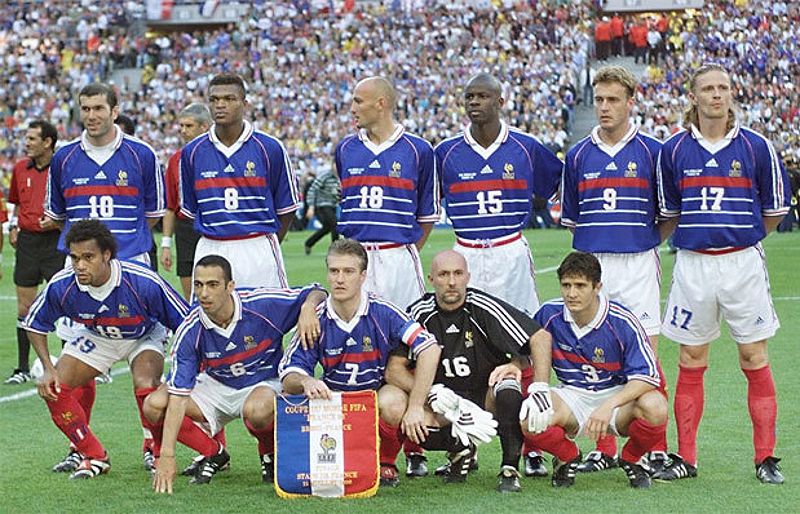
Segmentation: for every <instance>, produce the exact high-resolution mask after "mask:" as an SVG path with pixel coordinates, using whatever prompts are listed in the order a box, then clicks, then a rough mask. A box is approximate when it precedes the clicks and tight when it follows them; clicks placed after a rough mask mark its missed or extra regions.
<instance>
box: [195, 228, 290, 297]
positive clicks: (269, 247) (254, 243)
mask: <svg viewBox="0 0 800 514" xmlns="http://www.w3.org/2000/svg"><path fill="white" fill-rule="evenodd" d="M206 255H219V256H222V257H225V258H226V259H227V260H228V262H230V263H231V269H232V270H233V280H235V281H236V287H276V288H286V287H288V285H289V283H288V281H287V280H286V269H285V268H284V266H283V254H282V253H281V245H280V243H279V242H278V237H277V236H276V235H275V234H267V235H265V236H256V237H251V238H248V239H232V240H224V241H223V240H218V239H209V238H207V237H201V238H200V241H198V242H197V249H196V250H195V253H194V264H197V261H199V260H200V259H201V258H203V257H205V256H206Z"/></svg>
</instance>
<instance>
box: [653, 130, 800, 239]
mask: <svg viewBox="0 0 800 514" xmlns="http://www.w3.org/2000/svg"><path fill="white" fill-rule="evenodd" d="M658 173H659V182H660V188H659V203H660V204H661V215H662V216H664V217H667V218H671V217H676V216H680V221H679V222H678V227H677V229H676V230H675V237H674V238H673V244H674V245H675V246H677V247H678V248H684V249H687V250H708V249H726V248H744V247H748V246H753V245H754V244H756V243H758V242H759V241H761V240H762V239H764V237H765V236H766V232H765V230H764V222H763V218H762V217H763V216H783V215H785V214H786V213H787V212H789V201H790V198H791V192H790V187H789V179H788V176H787V174H786V170H785V169H784V168H783V164H782V163H781V161H780V159H779V158H778V155H777V154H776V153H775V149H774V148H773V147H772V144H770V142H769V141H767V140H766V139H765V138H764V136H762V135H760V134H758V133H757V132H754V131H752V130H750V129H746V128H744V127H739V125H738V124H737V125H736V126H734V128H733V129H732V130H731V131H730V132H729V133H728V134H727V135H726V136H725V138H724V139H723V140H722V141H720V142H718V143H716V144H711V143H709V142H708V141H705V140H704V139H703V138H702V136H701V135H700V133H699V131H697V129H696V128H695V127H692V130H690V131H687V130H684V131H681V132H678V133H677V134H675V135H674V136H672V137H671V138H669V139H668V140H667V141H666V142H665V143H664V146H663V148H662V149H661V155H660V157H659V160H658Z"/></svg>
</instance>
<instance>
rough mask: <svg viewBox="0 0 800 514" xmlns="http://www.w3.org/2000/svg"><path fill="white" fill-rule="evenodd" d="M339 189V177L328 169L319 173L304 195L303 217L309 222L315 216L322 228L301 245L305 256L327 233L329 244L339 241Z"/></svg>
mask: <svg viewBox="0 0 800 514" xmlns="http://www.w3.org/2000/svg"><path fill="white" fill-rule="evenodd" d="M341 189H342V186H341V184H339V177H337V176H336V173H334V172H333V170H332V169H330V168H329V169H327V170H324V171H323V172H322V173H320V175H319V176H318V177H317V178H315V179H314V181H313V182H312V183H311V186H309V188H308V192H307V194H306V205H307V206H308V209H307V210H306V213H305V217H306V219H307V220H309V221H311V219H312V218H313V217H314V216H315V215H316V216H317V219H318V220H319V222H320V224H321V225H322V226H321V227H320V228H319V230H317V231H316V232H314V233H313V234H311V236H309V238H308V239H306V241H305V243H303V249H304V250H305V252H306V255H309V254H310V253H311V248H313V247H314V245H315V244H317V242H318V241H319V240H320V239H322V238H323V237H324V236H325V234H327V233H330V234H331V242H334V241H336V240H337V239H339V232H337V231H336V205H337V204H338V203H339V198H341V196H342V191H341Z"/></svg>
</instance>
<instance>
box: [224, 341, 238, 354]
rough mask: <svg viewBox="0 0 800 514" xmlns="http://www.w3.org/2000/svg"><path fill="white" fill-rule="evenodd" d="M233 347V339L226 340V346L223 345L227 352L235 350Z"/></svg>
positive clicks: (234, 346)
mask: <svg viewBox="0 0 800 514" xmlns="http://www.w3.org/2000/svg"><path fill="white" fill-rule="evenodd" d="M235 349H236V345H235V344H233V341H228V346H226V347H225V351H226V352H229V351H231V350H235Z"/></svg>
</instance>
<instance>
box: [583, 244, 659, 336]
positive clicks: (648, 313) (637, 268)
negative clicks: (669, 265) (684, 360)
mask: <svg viewBox="0 0 800 514" xmlns="http://www.w3.org/2000/svg"><path fill="white" fill-rule="evenodd" d="M594 256H595V257H597V260H598V261H600V266H602V268H603V279H602V280H603V292H604V293H605V294H606V296H607V297H608V298H609V299H610V300H614V301H615V302H619V303H621V304H622V305H624V306H625V307H627V308H628V310H630V311H631V312H633V313H634V314H635V315H636V317H637V318H638V319H639V322H640V323H641V324H642V326H643V327H644V331H645V333H646V334H647V335H649V336H655V335H658V333H659V332H660V331H661V314H660V312H659V310H660V308H661V304H660V297H661V260H660V259H659V257H658V249H656V248H654V249H652V250H648V251H646V252H640V253H596V254H594Z"/></svg>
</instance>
